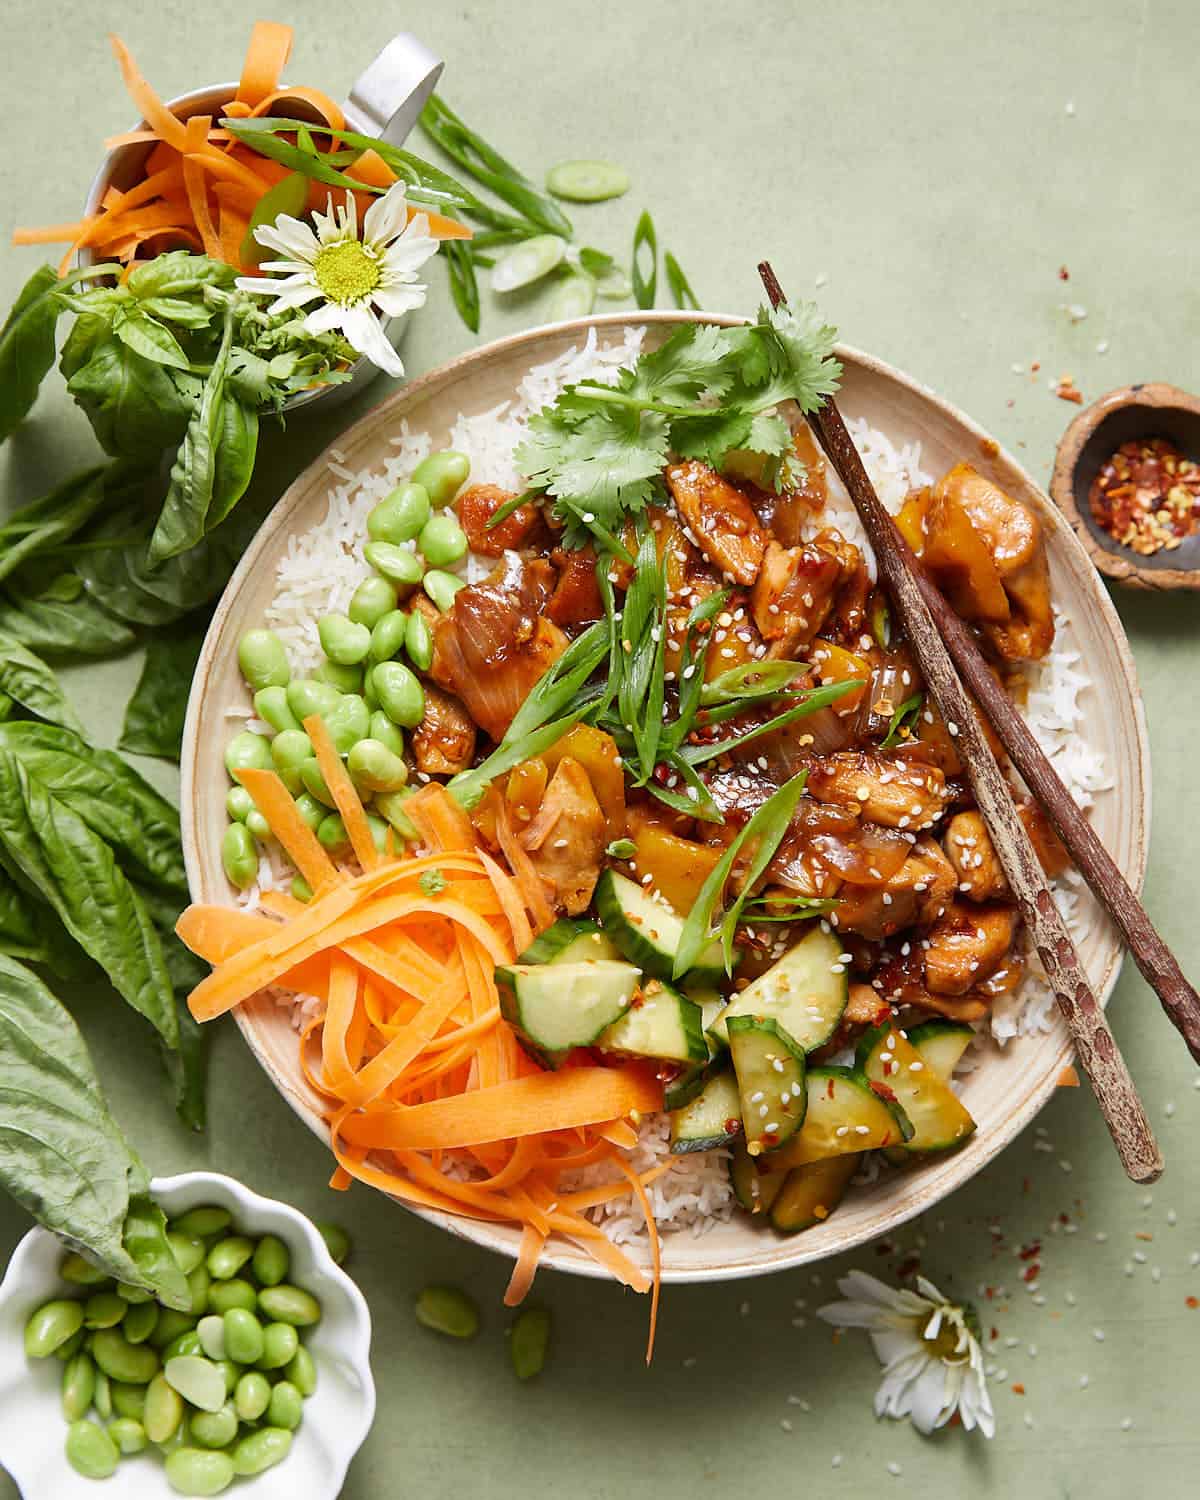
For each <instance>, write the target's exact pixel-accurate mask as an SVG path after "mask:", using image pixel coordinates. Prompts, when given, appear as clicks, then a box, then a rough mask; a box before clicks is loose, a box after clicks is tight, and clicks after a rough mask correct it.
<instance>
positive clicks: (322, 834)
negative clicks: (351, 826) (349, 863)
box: [317, 813, 350, 854]
mask: <svg viewBox="0 0 1200 1500" xmlns="http://www.w3.org/2000/svg"><path fill="white" fill-rule="evenodd" d="M317 838H318V840H319V841H320V843H321V845H322V846H323V847H324V848H326V849H328V850H329V852H330V854H342V853H344V852H345V851H346V850H347V849H349V847H350V835H349V834H348V833H347V832H346V825H345V823H343V822H342V819H341V816H340V814H338V813H329V814H328V816H327V817H325V818H324V819H323V820H322V822H321V826H320V827H319V828H318V829H317Z"/></svg>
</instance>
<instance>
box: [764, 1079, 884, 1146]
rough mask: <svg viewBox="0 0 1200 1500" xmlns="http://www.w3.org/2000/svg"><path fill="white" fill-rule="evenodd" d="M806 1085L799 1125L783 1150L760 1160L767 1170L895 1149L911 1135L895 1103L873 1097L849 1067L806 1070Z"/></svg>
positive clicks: (866, 1083)
mask: <svg viewBox="0 0 1200 1500" xmlns="http://www.w3.org/2000/svg"><path fill="white" fill-rule="evenodd" d="M805 1084H806V1087H807V1090H808V1114H807V1115H806V1116H805V1119H804V1124H803V1125H802V1126H801V1127H800V1130H799V1131H798V1132H797V1134H796V1135H794V1136H793V1137H792V1139H791V1140H790V1141H789V1142H788V1143H787V1145H786V1146H783V1147H781V1148H780V1149H779V1150H778V1151H772V1152H771V1154H770V1155H769V1156H768V1157H766V1158H765V1161H764V1165H766V1166H768V1167H771V1168H776V1167H803V1166H805V1165H807V1164H808V1163H809V1162H812V1161H823V1160H824V1159H825V1158H826V1157H827V1156H846V1155H848V1154H849V1153H850V1152H852V1151H875V1150H877V1149H878V1148H879V1147H880V1146H895V1145H898V1144H900V1143H901V1142H903V1141H906V1140H908V1138H909V1137H910V1136H911V1135H912V1133H913V1127H912V1124H911V1122H910V1121H909V1118H908V1116H907V1115H906V1114H905V1113H904V1111H903V1109H901V1108H900V1106H899V1104H897V1103H895V1102H894V1101H893V1100H891V1099H886V1098H884V1097H883V1096H882V1095H881V1094H879V1093H877V1092H876V1090H875V1088H874V1087H873V1086H872V1084H871V1082H870V1080H869V1079H868V1078H867V1077H866V1076H865V1075H864V1074H862V1073H860V1072H858V1071H857V1070H856V1069H854V1068H834V1067H828V1068H810V1069H809V1070H808V1077H807V1079H806V1080H805ZM889 1092H890V1091H889Z"/></svg>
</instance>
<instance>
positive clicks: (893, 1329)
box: [817, 1271, 996, 1438]
mask: <svg viewBox="0 0 1200 1500" xmlns="http://www.w3.org/2000/svg"><path fill="white" fill-rule="evenodd" d="M917 1287H918V1291H917V1292H908V1291H902V1290H900V1291H897V1290H893V1289H892V1288H891V1287H889V1286H885V1285H884V1283H883V1282H882V1281H878V1280H877V1279H876V1278H875V1277H874V1276H869V1275H867V1273H866V1272H865V1271H851V1272H850V1273H849V1275H847V1276H843V1277H842V1279H841V1280H840V1281H839V1282H838V1290H839V1291H840V1292H841V1293H842V1295H843V1297H845V1298H846V1301H844V1302H829V1303H827V1304H826V1305H825V1306H824V1307H822V1308H820V1309H819V1310H818V1313H817V1316H818V1317H820V1318H823V1319H824V1320H825V1322H826V1323H832V1324H833V1325H834V1327H835V1328H865V1329H866V1331H867V1332H868V1333H869V1334H870V1335H871V1342H872V1344H874V1346H875V1353H876V1354H877V1355H878V1356H879V1362H880V1364H882V1366H883V1379H882V1380H881V1381H880V1383H879V1390H878V1391H877V1392H876V1393H875V1415H876V1416H877V1417H883V1416H888V1417H909V1418H911V1420H912V1424H913V1426H914V1427H916V1428H917V1430H918V1431H920V1432H924V1433H930V1432H933V1430H934V1429H935V1428H937V1427H944V1426H945V1424H946V1423H947V1422H948V1421H949V1420H950V1418H951V1417H952V1416H953V1415H954V1413H955V1412H956V1411H957V1412H958V1413H959V1415H960V1416H961V1417H962V1424H963V1426H964V1427H965V1428H966V1429H967V1431H968V1432H969V1431H971V1430H972V1429H973V1428H975V1427H978V1428H979V1430H980V1432H982V1433H983V1435H984V1437H989V1438H990V1437H992V1436H993V1434H994V1433H995V1431H996V1419H995V1416H994V1414H993V1412H992V1399H991V1397H990V1396H989V1395H988V1388H987V1379H986V1377H985V1375H984V1373H983V1351H982V1350H981V1349H980V1347H979V1338H978V1333H977V1327H978V1325H977V1324H976V1322H975V1314H974V1310H973V1309H972V1308H970V1307H969V1306H966V1307H959V1306H957V1305H956V1304H955V1303H953V1302H949V1301H947V1299H946V1298H945V1297H943V1296H942V1294H941V1292H939V1291H938V1289H937V1287H935V1286H934V1285H933V1283H932V1282H930V1281H926V1280H925V1278H924V1277H923V1276H918V1277H917Z"/></svg>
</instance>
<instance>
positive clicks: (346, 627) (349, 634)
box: [317, 615, 371, 667]
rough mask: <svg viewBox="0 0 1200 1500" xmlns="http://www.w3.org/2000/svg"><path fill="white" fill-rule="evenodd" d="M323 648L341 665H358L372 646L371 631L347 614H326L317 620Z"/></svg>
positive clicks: (330, 658)
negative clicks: (356, 622) (357, 623)
mask: <svg viewBox="0 0 1200 1500" xmlns="http://www.w3.org/2000/svg"><path fill="white" fill-rule="evenodd" d="M317 635H318V636H319V637H320V641H321V650H322V651H324V653H325V655H326V656H327V657H328V658H329V660H330V661H335V662H337V663H338V665H339V666H343V667H353V666H356V665H357V664H358V663H359V662H360V661H362V659H363V657H364V656H366V654H367V652H368V651H369V650H370V648H371V632H370V631H369V630H368V629H367V627H366V626H365V625H356V624H355V622H354V621H353V620H351V619H349V618H348V617H347V616H346V615H325V616H324V618H322V619H320V620H318V621H317Z"/></svg>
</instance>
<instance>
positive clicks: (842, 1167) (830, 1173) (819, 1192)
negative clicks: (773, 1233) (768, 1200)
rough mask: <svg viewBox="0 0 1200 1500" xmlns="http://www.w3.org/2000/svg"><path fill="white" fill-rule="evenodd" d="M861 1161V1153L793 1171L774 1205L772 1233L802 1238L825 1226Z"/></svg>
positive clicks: (827, 1160)
mask: <svg viewBox="0 0 1200 1500" xmlns="http://www.w3.org/2000/svg"><path fill="white" fill-rule="evenodd" d="M861 1160H862V1157H861V1156H860V1155H859V1153H858V1152H850V1153H848V1154H846V1155H845V1156H827V1157H825V1159H824V1160H823V1161H810V1162H809V1163H808V1165H807V1166H805V1167H794V1168H793V1169H792V1171H790V1172H789V1173H788V1174H787V1180H786V1181H785V1182H783V1183H782V1184H781V1185H780V1187H779V1190H778V1191H777V1192H776V1194H775V1199H774V1202H773V1203H772V1205H771V1227H772V1229H777V1230H778V1231H779V1233H780V1234H799V1232H800V1231H801V1230H802V1229H811V1228H812V1226H813V1225H814V1224H820V1223H822V1222H823V1221H824V1220H825V1219H827V1218H828V1217H829V1215H830V1214H831V1213H832V1212H833V1211H834V1209H835V1208H836V1207H837V1206H838V1204H839V1203H840V1202H841V1201H842V1197H843V1195H844V1194H845V1191H846V1188H847V1186H848V1185H849V1182H850V1179H851V1178H852V1177H853V1176H854V1174H855V1172H857V1171H858V1164H859V1162H860V1161H861Z"/></svg>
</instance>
